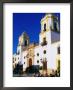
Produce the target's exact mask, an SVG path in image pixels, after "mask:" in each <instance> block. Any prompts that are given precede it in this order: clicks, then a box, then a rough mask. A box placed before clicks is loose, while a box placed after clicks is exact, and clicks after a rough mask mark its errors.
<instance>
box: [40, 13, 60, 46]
mask: <svg viewBox="0 0 73 90" xmlns="http://www.w3.org/2000/svg"><path fill="white" fill-rule="evenodd" d="M59 34H60V28H59V19H58V17H57V16H56V15H55V14H52V13H50V14H46V15H45V16H44V18H42V19H41V32H40V35H39V39H40V40H39V44H40V45H42V46H44V45H47V44H51V43H53V42H57V41H59V40H60V35H59Z"/></svg>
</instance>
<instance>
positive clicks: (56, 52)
mask: <svg viewBox="0 0 73 90" xmlns="http://www.w3.org/2000/svg"><path fill="white" fill-rule="evenodd" d="M36 32H37V31H36ZM38 36H39V43H38V44H34V43H33V44H30V42H29V37H28V35H27V34H26V33H25V32H23V33H22V35H21V36H20V37H19V43H18V46H17V52H16V54H14V55H13V67H14V68H15V65H16V64H17V63H19V64H20V65H23V71H25V70H26V68H27V67H29V66H32V65H39V66H40V67H43V70H47V71H48V72H49V73H50V72H51V70H57V67H58V61H60V29H59V20H58V17H57V16H55V15H54V14H46V15H45V16H44V18H42V19H41V32H40V33H39V35H38Z"/></svg>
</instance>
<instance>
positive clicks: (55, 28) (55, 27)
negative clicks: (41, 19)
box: [54, 22, 57, 31]
mask: <svg viewBox="0 0 73 90" xmlns="http://www.w3.org/2000/svg"><path fill="white" fill-rule="evenodd" d="M54 30H55V31H57V23H56V22H54Z"/></svg>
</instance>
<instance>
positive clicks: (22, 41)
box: [17, 32, 29, 64]
mask: <svg viewBox="0 0 73 90" xmlns="http://www.w3.org/2000/svg"><path fill="white" fill-rule="evenodd" d="M28 45H29V37H28V35H27V34H26V33H25V32H23V33H22V34H21V36H20V37H19V42H18V46H17V55H18V56H19V62H20V63H21V64H22V52H23V51H24V49H25V48H27V47H28Z"/></svg>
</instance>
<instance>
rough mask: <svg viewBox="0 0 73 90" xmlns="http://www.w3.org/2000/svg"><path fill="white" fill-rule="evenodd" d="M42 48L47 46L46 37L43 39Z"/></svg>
mask: <svg viewBox="0 0 73 90" xmlns="http://www.w3.org/2000/svg"><path fill="white" fill-rule="evenodd" d="M41 45H42V46H44V45H47V41H46V37H44V38H43V42H42V44H41Z"/></svg>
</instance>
